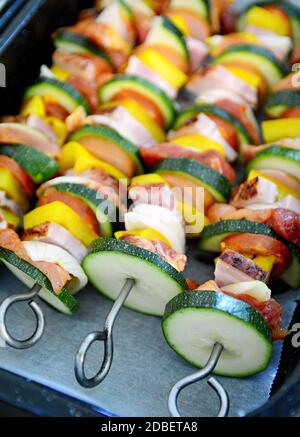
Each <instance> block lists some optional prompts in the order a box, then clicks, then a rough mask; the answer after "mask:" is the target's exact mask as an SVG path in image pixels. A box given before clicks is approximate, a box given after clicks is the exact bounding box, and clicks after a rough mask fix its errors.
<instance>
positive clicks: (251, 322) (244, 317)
mask: <svg viewBox="0 0 300 437" xmlns="http://www.w3.org/2000/svg"><path fill="white" fill-rule="evenodd" d="M208 312H211V313H212V314H215V315H216V316H217V315H218V314H223V315H224V316H225V317H227V318H228V320H230V321H231V323H236V325H237V326H236V328H237V329H236V335H237V336H238V335H239V327H242V326H243V328H246V329H249V330H251V332H252V333H253V331H254V332H255V335H256V336H257V340H258V341H260V342H262V343H263V344H264V347H265V357H264V359H263V360H262V362H261V363H259V365H258V367H253V368H252V369H251V370H250V369H248V370H247V371H245V370H243V369H239V370H238V372H236V373H235V372H233V373H232V372H228V371H225V370H220V369H218V366H217V367H216V369H215V370H214V372H213V373H214V374H216V375H221V376H231V377H239V378H244V377H248V376H250V375H253V374H255V373H258V372H261V371H263V370H264V369H265V368H266V367H267V366H268V365H269V363H270V360H271V358H272V351H273V344H272V333H271V330H270V328H269V326H268V324H267V322H266V321H265V319H264V318H263V317H262V316H261V315H260V314H259V313H258V312H257V311H256V309H255V308H253V307H252V306H251V305H249V304H247V303H246V302H243V301H241V300H238V299H235V298H234V297H232V296H229V295H226V294H225V293H221V292H220V293H217V292H214V291H205V290H203V291H202V290H201V291H186V292H184V293H180V294H179V295H177V296H175V297H174V298H173V299H172V300H171V301H170V302H169V303H168V304H167V305H166V309H165V313H164V316H163V321H162V330H163V334H164V337H165V339H166V341H167V343H168V344H169V346H170V347H171V348H172V349H173V350H174V351H175V352H176V353H177V354H178V355H179V356H181V357H182V358H183V359H184V360H186V361H187V362H189V363H190V364H192V365H193V366H195V367H202V366H203V365H205V362H204V363H203V365H201V366H200V365H199V363H197V362H194V360H193V359H191V357H190V356H188V355H187V353H186V352H185V353H184V352H183V351H182V346H180V345H179V346H178V345H177V344H176V339H175V338H171V337H172V328H169V326H170V323H173V326H174V324H176V318H177V326H178V329H180V326H179V323H180V319H181V318H182V317H183V316H187V317H189V315H191V316H192V315H193V316H194V315H195V314H196V315H198V317H203V316H204V317H205V316H206V314H207V313H208ZM173 320H174V321H173ZM181 321H182V320H181ZM216 329H217V330H219V331H220V332H221V333H222V332H223V330H222V327H221V326H220V325H218V326H217V327H216ZM223 329H224V328H223ZM185 334H186V337H185V338H186V343H187V344H189V341H193V336H191V339H190V338H189V333H188V332H187V333H185ZM210 340H211V341H212V342H213V341H214V340H213V338H211V339H210ZM215 341H217V339H216V340H215ZM193 347H195V345H194V343H193ZM222 353H223V354H226V347H225V349H224V351H223V352H222ZM208 354H209V352H208ZM207 358H208V357H207ZM236 359H237V360H238V359H239V357H238V354H237V358H236ZM221 361H222V354H221V358H220V362H221ZM221 364H222V363H221Z"/></svg>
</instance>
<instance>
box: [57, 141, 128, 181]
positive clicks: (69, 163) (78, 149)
mask: <svg viewBox="0 0 300 437" xmlns="http://www.w3.org/2000/svg"><path fill="white" fill-rule="evenodd" d="M59 161H60V165H61V170H62V171H65V170H67V169H69V168H73V170H74V171H75V172H76V173H81V172H83V171H85V170H89V169H92V168H100V169H101V170H104V171H105V172H106V173H108V174H109V175H110V176H113V177H114V178H116V179H124V180H125V181H127V177H126V176H125V175H124V174H123V173H122V172H121V171H120V170H118V169H117V168H115V167H113V166H112V165H110V164H107V163H106V162H104V161H102V160H100V159H98V158H95V157H94V156H93V155H92V154H91V153H90V152H88V151H87V150H86V149H85V148H84V147H83V146H82V145H81V144H79V143H76V142H75V141H71V142H69V143H67V144H66V145H65V146H63V148H62V149H61V155H60V160H59Z"/></svg>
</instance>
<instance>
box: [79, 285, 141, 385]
mask: <svg viewBox="0 0 300 437" xmlns="http://www.w3.org/2000/svg"><path fill="white" fill-rule="evenodd" d="M134 284H135V280H134V279H131V278H130V279H126V282H125V284H124V286H123V287H122V290H121V291H120V294H119V296H118V297H117V299H116V300H115V302H114V304H113V306H112V308H111V310H110V312H109V314H108V316H107V317H106V320H105V323H104V330H103V331H95V332H91V333H90V334H88V335H87V336H86V337H85V338H84V340H83V341H82V343H81V345H80V347H79V349H78V352H77V354H76V357H75V376H76V379H77V381H78V383H79V384H80V385H82V387H85V388H92V387H96V386H97V385H99V384H100V383H101V382H102V381H103V380H104V379H105V378H106V376H107V375H108V373H109V371H110V368H111V365H112V361H113V353H114V343H113V327H114V323H115V321H116V318H117V316H118V314H119V312H120V310H121V308H122V306H123V304H124V302H125V300H126V299H127V297H128V295H129V293H130V292H131V290H132V288H133V286H134ZM96 341H103V342H104V357H103V360H102V364H101V367H100V370H99V371H98V373H97V374H96V375H95V376H93V377H91V378H87V377H86V374H85V370H84V367H85V362H86V359H87V353H88V351H89V348H90V347H91V346H92V344H93V343H95V342H96Z"/></svg>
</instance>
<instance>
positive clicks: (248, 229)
mask: <svg viewBox="0 0 300 437" xmlns="http://www.w3.org/2000/svg"><path fill="white" fill-rule="evenodd" d="M241 233H247V234H254V235H265V236H267V237H271V238H274V239H276V240H278V241H280V242H281V243H283V244H284V245H285V246H286V247H287V248H288V249H289V251H290V253H291V255H292V262H291V265H290V266H289V267H288V269H287V270H286V271H285V272H284V274H283V275H282V276H281V279H282V280H283V281H284V282H285V283H286V284H288V285H289V286H290V287H293V288H298V287H299V286H300V250H299V249H298V248H297V247H296V246H294V245H293V244H292V243H290V242H288V241H286V240H284V239H283V238H282V237H280V236H279V235H277V234H276V232H275V231H274V230H273V229H272V228H270V227H269V226H267V225H265V224H263V223H259V222H254V221H249V220H222V221H220V222H217V223H214V224H212V225H208V226H206V227H205V228H204V229H203V232H202V234H201V237H200V241H199V249H200V250H204V251H207V252H213V253H219V252H220V251H221V243H222V241H223V240H224V239H225V238H226V237H228V236H229V235H232V234H241Z"/></svg>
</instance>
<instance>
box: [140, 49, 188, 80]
mask: <svg viewBox="0 0 300 437" xmlns="http://www.w3.org/2000/svg"><path fill="white" fill-rule="evenodd" d="M139 59H140V60H141V61H142V62H143V63H144V64H146V65H147V66H148V67H150V68H151V69H152V70H154V71H155V72H156V73H158V74H159V75H160V76H162V77H163V78H164V79H165V80H166V81H167V82H169V83H170V84H171V85H172V86H174V87H175V88H181V87H182V86H183V85H185V84H186V82H187V80H188V77H187V75H186V74H184V73H183V72H182V71H181V70H179V68H177V67H175V66H174V65H173V64H172V62H170V61H169V60H168V59H167V58H166V57H165V56H163V55H162V54H161V53H159V52H157V51H156V50H155V49H152V48H150V47H149V48H147V49H146V50H143V51H142V53H140V54H139Z"/></svg>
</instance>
